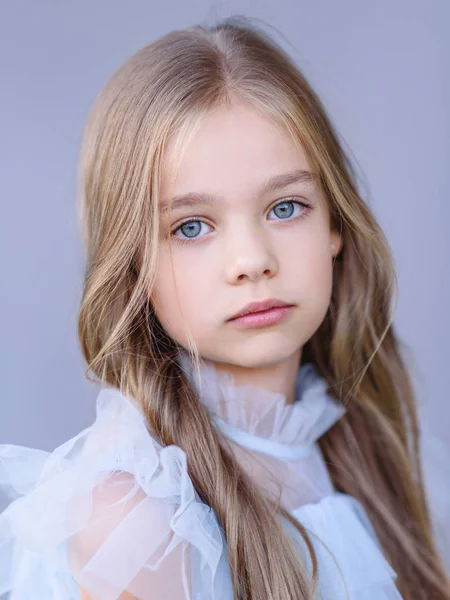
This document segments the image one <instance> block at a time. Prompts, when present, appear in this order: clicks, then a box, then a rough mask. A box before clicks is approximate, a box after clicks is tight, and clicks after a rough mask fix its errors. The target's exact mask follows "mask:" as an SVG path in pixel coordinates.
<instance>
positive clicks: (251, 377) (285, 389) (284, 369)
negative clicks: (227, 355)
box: [212, 348, 302, 404]
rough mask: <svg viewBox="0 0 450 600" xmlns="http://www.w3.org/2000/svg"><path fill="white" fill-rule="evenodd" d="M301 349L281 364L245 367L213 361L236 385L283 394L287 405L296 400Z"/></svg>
mask: <svg viewBox="0 0 450 600" xmlns="http://www.w3.org/2000/svg"><path fill="white" fill-rule="evenodd" d="M301 351H302V349H301V348H300V349H299V350H297V351H296V352H295V353H294V354H292V355H291V356H289V357H288V358H287V359H285V360H283V361H281V362H274V363H267V364H264V365H259V366H257V367H243V366H241V365H235V364H230V363H225V362H218V361H212V362H213V363H214V366H215V368H216V369H217V370H218V371H222V372H226V373H228V374H230V375H232V376H233V378H234V381H235V383H236V385H255V386H258V387H262V388H265V389H267V390H269V391H271V392H277V393H280V394H283V396H284V397H285V398H286V404H293V402H294V400H295V383H296V378H297V374H298V370H299V367H300V361H301Z"/></svg>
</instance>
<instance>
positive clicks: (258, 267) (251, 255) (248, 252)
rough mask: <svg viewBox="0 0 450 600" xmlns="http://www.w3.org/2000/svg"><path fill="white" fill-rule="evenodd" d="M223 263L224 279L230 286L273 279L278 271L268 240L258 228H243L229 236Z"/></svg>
mask: <svg viewBox="0 0 450 600" xmlns="http://www.w3.org/2000/svg"><path fill="white" fill-rule="evenodd" d="M225 261H226V262H225V271H226V279H227V282H228V283H230V284H232V285H236V284H239V283H243V282H244V281H247V280H250V281H258V280H259V279H260V278H261V277H267V278H270V277H273V276H274V275H275V273H276V272H277V269H278V265H277V260H276V257H275V255H274V253H273V251H272V248H271V247H270V243H269V240H268V239H267V237H266V236H265V235H264V233H263V232H261V230H259V229H258V228H245V230H244V229H241V230H240V231H235V232H234V233H233V234H230V237H229V239H228V240H227V244H226V252H225Z"/></svg>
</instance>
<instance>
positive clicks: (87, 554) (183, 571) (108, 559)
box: [0, 357, 401, 600]
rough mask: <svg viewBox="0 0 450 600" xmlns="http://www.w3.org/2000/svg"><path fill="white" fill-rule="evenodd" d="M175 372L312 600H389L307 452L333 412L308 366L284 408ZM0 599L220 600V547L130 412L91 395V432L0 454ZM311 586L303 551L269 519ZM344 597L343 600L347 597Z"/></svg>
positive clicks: (173, 450)
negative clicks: (267, 504)
mask: <svg viewBox="0 0 450 600" xmlns="http://www.w3.org/2000/svg"><path fill="white" fill-rule="evenodd" d="M181 364H182V366H183V368H184V369H185V372H186V373H187V375H188V376H189V377H190V378H191V381H192V383H193V384H194V385H195V386H196V388H197V390H198V392H199V397H200V400H201V402H202V403H204V405H205V406H206V407H207V408H208V411H209V414H210V416H211V419H212V421H213V423H214V425H215V426H216V427H217V428H218V429H219V430H220V431H221V432H222V433H223V434H224V436H226V438H227V439H228V441H229V443H230V447H231V448H232V450H233V452H234V453H235V455H236V457H237V458H238V460H239V461H240V462H241V464H242V465H243V466H244V468H245V469H246V470H247V471H248V472H249V473H250V474H251V476H252V477H253V478H254V480H255V481H256V482H257V484H258V485H259V486H261V489H262V490H264V492H265V493H266V494H269V495H272V497H273V499H276V500H278V499H279V500H280V503H281V505H282V506H283V507H284V508H285V509H286V510H288V511H289V512H290V513H291V514H292V515H293V516H294V517H296V519H297V520H298V521H300V522H301V524H302V525H303V526H305V527H306V528H307V530H308V532H309V533H310V534H312V535H311V536H310V537H311V538H312V543H313V546H314V549H315V551H316V554H317V558H318V583H319V589H320V592H321V598H322V599H323V600H339V599H344V598H349V600H400V599H401V596H400V594H399V592H398V590H397V588H396V586H395V578H396V574H395V572H394V571H393V569H392V568H391V566H390V565H389V564H388V562H387V561H386V559H385V557H384V555H383V552H382V549H381V546H380V544H379V542H378V540H377V538H376V535H375V532H374V530H373V527H372V525H371V524H370V522H369V520H368V518H367V515H366V513H365V510H364V508H363V507H362V505H361V504H360V503H359V502H358V501H357V500H356V499H355V498H353V497H351V496H349V495H347V494H343V493H339V492H337V491H335V490H334V488H333V485H332V482H331V480H330V477H329V474H328V471H327V468H326V464H325V461H324V459H323V456H322V454H321V451H320V448H319V445H318V444H317V440H318V439H319V438H320V437H321V436H322V435H323V434H324V433H325V432H326V431H327V430H328V429H329V428H330V427H331V426H332V425H333V424H334V423H335V422H336V421H337V420H338V419H339V418H340V417H341V416H342V415H343V414H344V413H345V408H344V407H342V406H340V405H338V404H337V403H336V402H335V401H334V399H333V398H332V397H331V396H329V395H327V386H326V382H325V381H324V380H323V379H322V378H321V376H320V375H319V374H318V372H317V371H316V369H315V368H314V366H313V365H312V364H310V363H306V364H303V365H302V366H301V367H300V369H299V372H298V377H297V382H296V395H295V402H294V403H293V404H289V405H287V404H286V401H285V398H284V396H283V395H281V394H278V393H274V392H270V391H267V390H265V389H262V388H259V387H255V386H250V385H246V386H237V385H234V384H233V380H232V378H231V376H229V375H226V374H225V373H222V372H220V373H219V372H217V371H216V370H215V368H214V366H213V364H212V363H208V362H206V361H205V362H203V363H202V369H201V381H198V380H196V378H195V377H194V375H193V372H192V371H191V369H190V363H189V361H188V360H187V358H186V357H182V358H181ZM0 489H2V490H4V491H6V492H7V493H9V495H10V497H11V499H12V502H11V503H10V504H9V506H8V507H7V509H6V510H5V511H4V512H3V513H2V514H1V515H0V595H1V594H2V593H7V592H12V593H11V596H10V597H11V600H31V599H33V600H76V599H77V600H79V599H80V587H81V588H83V589H84V590H86V592H87V593H88V594H89V596H90V597H92V598H93V599H94V600H114V599H117V598H119V597H120V594H121V593H123V592H124V591H127V592H128V593H130V594H132V595H134V596H135V597H136V598H138V599H139V600H160V599H168V600H191V599H192V600H233V589H232V584H231V575H230V570H229V564H228V555H227V544H226V540H225V537H224V534H223V530H222V528H221V526H220V524H219V521H218V519H217V516H216V514H215V512H214V511H213V510H212V509H211V507H209V506H208V505H206V504H205V503H204V502H203V501H202V500H201V499H200V497H199V495H198V494H197V492H196V490H195V489H194V487H193V485H192V482H191V479H190V477H189V475H188V471H187V464H186V454H185V452H184V451H183V450H182V449H181V448H180V447H178V446H176V445H171V446H166V447H163V446H161V445H160V444H159V443H158V442H157V441H156V440H155V439H154V438H153V437H152V436H151V435H150V433H149V429H148V428H147V427H146V424H145V420H144V416H143V414H142V413H141V411H140V409H139V407H138V405H137V403H136V402H135V401H134V400H133V399H130V398H127V397H125V396H124V395H122V394H121V393H119V392H118V391H117V390H115V389H112V388H104V389H102V390H101V391H100V393H99V394H98V397H97V403H96V418H95V421H94V422H93V424H92V425H91V426H90V427H88V428H87V429H85V430H83V431H81V432H80V433H79V434H78V435H77V436H75V437H74V438H72V439H71V440H69V441H67V442H66V443H64V444H63V445H62V446H60V447H58V448H56V449H55V450H54V451H53V452H50V453H49V452H45V451H42V450H38V449H33V448H26V447H21V446H14V445H2V446H0ZM279 518H280V519H281V522H282V523H283V525H284V527H285V528H286V531H287V532H288V534H289V535H290V536H291V538H292V540H293V542H294V544H295V547H296V548H297V549H298V552H299V556H300V557H301V559H302V561H303V564H304V565H305V568H306V569H307V571H308V573H309V574H310V575H312V565H311V561H310V557H309V553H308V551H307V547H306V544H305V542H304V540H303V538H302V537H301V535H300V534H299V533H298V532H297V530H296V529H295V528H294V527H293V526H292V525H291V523H289V521H287V519H285V518H284V517H282V516H279ZM347 593H348V595H347Z"/></svg>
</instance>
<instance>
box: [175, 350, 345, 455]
mask: <svg viewBox="0 0 450 600" xmlns="http://www.w3.org/2000/svg"><path fill="white" fill-rule="evenodd" d="M180 362H181V365H182V366H183V369H184V371H185V373H186V374H187V375H188V377H190V379H191V382H192V383H193V384H194V385H195V387H196V389H197V391H198V393H199V396H200V398H201V400H202V403H203V404H204V405H205V406H206V407H207V408H208V410H209V412H210V414H211V416H212V417H213V418H214V417H219V418H220V419H221V420H223V421H225V422H226V423H227V424H228V425H230V426H232V427H233V428H235V429H239V430H241V431H244V432H246V433H249V434H252V435H254V436H257V437H260V438H264V439H266V440H270V441H272V442H277V443H282V444H286V445H300V444H302V445H312V444H313V443H314V442H316V441H317V440H318V439H319V438H320V437H321V436H322V435H323V434H324V432H325V431H327V430H328V429H329V428H330V427H331V426H332V425H333V424H334V423H335V422H336V421H338V420H339V419H340V418H341V417H342V415H344V414H345V412H346V408H345V407H344V406H343V405H340V404H338V403H337V402H336V401H335V400H334V398H332V397H331V396H330V395H328V394H327V384H326V381H325V380H324V379H323V378H322V377H321V376H320V375H319V373H318V372H317V370H316V368H315V366H314V365H313V364H312V363H305V364H302V365H301V366H300V368H299V371H298V376H297V380H296V386H295V401H294V402H293V403H292V404H286V398H285V397H284V395H283V394H280V393H277V392H272V391H270V390H267V389H264V388H261V387H257V386H254V385H239V386H238V385H235V384H234V379H233V377H232V376H231V375H229V374H228V373H225V372H223V371H218V370H217V369H216V368H215V366H214V363H212V362H210V361H203V362H202V365H201V388H200V385H199V381H198V379H197V378H196V377H195V374H194V373H193V369H192V368H191V363H190V361H189V358H188V356H187V355H186V354H182V355H181V360H180Z"/></svg>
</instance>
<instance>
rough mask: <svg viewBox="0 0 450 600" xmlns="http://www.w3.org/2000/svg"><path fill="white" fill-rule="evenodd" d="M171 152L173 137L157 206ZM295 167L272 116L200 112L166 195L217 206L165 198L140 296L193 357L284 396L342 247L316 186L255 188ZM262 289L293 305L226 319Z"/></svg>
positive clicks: (300, 157)
mask: <svg viewBox="0 0 450 600" xmlns="http://www.w3.org/2000/svg"><path fill="white" fill-rule="evenodd" d="M172 153H173V140H172V143H169V144H168V147H167V150H166V153H165V156H164V160H163V172H162V173H163V175H162V182H161V193H160V196H161V203H163V202H164V200H165V199H166V198H167V197H169V192H170V177H171V173H172V168H173V155H172ZM294 170H305V171H307V170H310V168H309V165H308V162H307V159H306V156H305V154H304V152H303V151H301V150H299V148H298V147H297V146H296V145H295V144H294V142H293V140H292V139H291V138H290V136H289V134H288V133H286V132H285V131H284V130H281V129H280V128H279V127H277V126H276V125H274V124H273V122H271V121H269V120H268V119H266V118H265V117H263V116H261V115H259V114H258V113H257V112H255V111H254V110H253V109H252V108H250V107H248V106H245V105H243V104H239V103H237V102H236V103H233V104H232V106H231V107H229V108H226V107H221V108H219V109H217V110H216V111H215V112H212V113H210V114H209V115H208V116H207V117H206V118H205V120H204V121H203V122H202V124H201V126H200V129H199V130H198V131H197V132H196V134H195V137H194V138H193V140H192V141H191V142H190V144H189V146H188V149H187V151H186V153H185V155H184V158H183V161H182V163H181V167H180V170H179V171H178V175H177V178H176V180H175V183H174V185H173V188H172V194H173V196H178V195H180V194H187V193H190V192H196V193H208V194H210V195H213V196H215V197H217V202H215V203H214V204H212V205H208V204H199V205H196V206H184V207H180V208H176V207H175V205H174V206H173V207H172V211H171V215H170V219H169V215H168V214H167V213H166V212H164V211H162V215H161V219H162V239H161V244H160V253H159V257H158V271H157V277H156V282H155V287H154V289H153V292H152V295H151V298H152V302H153V305H154V307H155V312H156V314H157V316H158V318H159V319H160V321H161V323H162V324H163V326H164V328H165V329H166V331H168V333H169V334H170V335H171V336H172V337H173V338H174V339H175V340H176V341H177V342H178V343H180V344H181V345H182V346H184V347H186V345H187V337H186V327H188V328H189V330H190V332H191V335H192V336H193V338H194V340H195V342H196V344H197V347H198V349H199V353H200V356H202V357H203V358H205V359H208V360H212V361H213V362H214V364H215V365H216V367H217V368H218V369H219V370H224V371H227V372H229V373H231V374H233V375H234V377H235V381H236V383H237V384H245V383H252V384H254V385H258V386H263V387H266V388H267V389H269V390H272V391H276V392H280V393H282V394H283V395H284V396H285V398H286V401H287V402H288V403H291V402H293V399H294V398H293V396H294V389H295V379H296V375H297V372H298V367H299V364H300V361H301V355H302V347H303V345H304V344H305V343H306V342H307V341H308V340H309V339H310V338H311V336H312V335H313V334H314V333H315V331H316V330H317V329H318V327H319V326H320V324H321V323H322V321H323V319H324V317H325V315H326V312H327V309H328V306H329V303H330V299H331V290H332V275H333V272H332V260H333V256H334V255H336V254H337V253H338V252H339V251H340V249H341V244H342V239H341V236H340V234H339V232H337V231H332V230H331V229H330V219H329V210H328V207H327V205H326V202H325V199H324V198H323V196H322V194H321V193H320V191H319V188H318V187H317V186H316V185H315V184H313V183H310V182H301V181H299V182H297V183H291V184H289V185H286V186H285V187H283V188H279V189H276V190H274V191H270V192H265V193H261V192H259V193H258V190H259V188H260V186H261V184H262V183H263V182H264V181H265V180H266V179H268V178H269V177H271V176H275V175H281V174H286V173H290V172H292V171H294ZM286 202H287V204H286ZM302 202H305V203H307V204H308V205H309V206H310V208H306V207H304V206H302V205H301V204H300V203H302ZM283 203H284V204H283ZM297 203H299V204H297ZM280 204H283V205H282V206H280V207H279V208H278V209H277V210H276V211H274V207H275V206H276V205H280ZM161 205H162V204H161ZM286 215H290V217H289V218H286ZM283 217H285V218H283ZM186 221H190V224H189V225H188V226H187V227H186ZM180 225H184V226H185V227H183V229H181V230H180V229H179V226H180ZM177 228H178V230H177V231H175V230H176V229H177ZM170 232H172V237H170V235H169V233H170ZM189 236H190V237H189ZM183 240H185V241H186V243H182V241H183ZM170 244H171V246H172V260H171V257H170V253H169V246H170ZM332 245H333V246H334V247H333V246H332ZM269 297H275V298H278V299H281V300H283V301H285V302H288V303H292V304H295V308H294V310H293V311H292V312H291V314H290V315H289V316H288V318H286V319H284V320H283V321H282V322H280V323H278V324H275V325H270V326H266V327H262V328H257V329H239V328H237V327H235V326H232V324H230V323H229V322H227V319H228V318H229V317H230V316H232V315H233V314H235V313H236V312H237V311H238V310H240V309H241V308H242V307H243V306H244V305H245V304H247V303H248V302H250V301H255V300H256V301H259V300H264V299H266V298H269Z"/></svg>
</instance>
